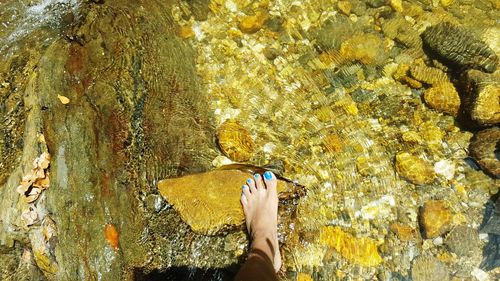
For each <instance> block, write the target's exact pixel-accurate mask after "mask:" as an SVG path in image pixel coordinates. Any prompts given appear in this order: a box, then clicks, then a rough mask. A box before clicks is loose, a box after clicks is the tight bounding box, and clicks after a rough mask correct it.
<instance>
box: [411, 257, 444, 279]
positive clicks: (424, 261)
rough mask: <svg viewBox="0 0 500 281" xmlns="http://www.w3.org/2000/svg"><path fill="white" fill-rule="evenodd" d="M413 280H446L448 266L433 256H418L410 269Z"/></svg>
mask: <svg viewBox="0 0 500 281" xmlns="http://www.w3.org/2000/svg"><path fill="white" fill-rule="evenodd" d="M411 277H412V279H413V281H448V280H450V275H449V272H448V267H447V266H446V265H445V264H443V263H442V262H440V261H439V260H438V259H437V258H435V257H433V256H422V255H421V256H418V257H417V258H416V259H415V261H414V262H413V266H412V269H411Z"/></svg>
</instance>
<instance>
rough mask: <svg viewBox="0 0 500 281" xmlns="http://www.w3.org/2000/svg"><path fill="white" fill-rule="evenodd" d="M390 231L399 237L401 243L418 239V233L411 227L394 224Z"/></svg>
mask: <svg viewBox="0 0 500 281" xmlns="http://www.w3.org/2000/svg"><path fill="white" fill-rule="evenodd" d="M389 229H390V230H391V231H392V232H393V233H394V234H396V235H397V236H398V238H399V239H400V240H401V241H411V240H415V239H416V237H417V236H416V234H417V233H416V231H415V229H413V228H412V227H411V226H409V225H406V224H402V223H398V222H395V223H392V224H391V225H390V227H389Z"/></svg>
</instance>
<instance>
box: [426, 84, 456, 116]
mask: <svg viewBox="0 0 500 281" xmlns="http://www.w3.org/2000/svg"><path fill="white" fill-rule="evenodd" d="M424 100H425V103H426V104H427V105H428V106H429V107H431V108H432V109H435V110H437V111H440V112H444V113H447V114H450V115H452V116H457V114H458V110H459V108H460V97H459V96H458V93H457V91H456V90H455V87H454V86H453V84H451V83H449V82H439V83H437V84H435V85H434V86H433V87H432V88H429V89H427V90H426V91H425V93H424Z"/></svg>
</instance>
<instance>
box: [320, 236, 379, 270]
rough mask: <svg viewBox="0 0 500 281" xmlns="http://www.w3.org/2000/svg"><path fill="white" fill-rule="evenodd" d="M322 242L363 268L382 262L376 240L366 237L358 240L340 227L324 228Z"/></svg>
mask: <svg viewBox="0 0 500 281" xmlns="http://www.w3.org/2000/svg"><path fill="white" fill-rule="evenodd" d="M320 242H321V243H322V244H325V245H327V246H329V247H332V248H334V249H335V250H336V251H337V252H339V253H340V254H341V255H342V256H343V257H344V258H346V259H347V260H350V261H352V262H354V263H357V264H360V265H362V266H377V265H379V264H380V263H381V262H382V257H380V254H379V253H378V249H377V245H376V244H375V241H374V240H372V239H370V238H366V237H362V238H356V237H354V236H352V235H351V234H349V233H347V232H344V231H343V230H342V229H341V228H340V227H338V226H336V227H331V226H326V227H324V228H323V230H322V231H321V235H320Z"/></svg>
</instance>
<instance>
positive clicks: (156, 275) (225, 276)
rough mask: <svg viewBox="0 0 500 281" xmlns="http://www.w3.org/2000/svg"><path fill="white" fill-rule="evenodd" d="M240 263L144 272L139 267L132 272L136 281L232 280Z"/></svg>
mask: <svg viewBox="0 0 500 281" xmlns="http://www.w3.org/2000/svg"><path fill="white" fill-rule="evenodd" d="M239 268H240V265H233V266H230V267H226V268H217V269H202V268H196V267H186V266H182V267H171V268H168V269H166V270H165V271H158V270H154V271H152V272H149V273H145V272H143V271H141V270H140V269H138V270H136V271H135V272H134V280H136V281H160V280H161V281H232V280H234V277H235V275H236V273H237V272H238V269H239Z"/></svg>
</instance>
